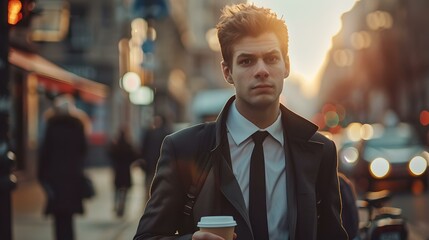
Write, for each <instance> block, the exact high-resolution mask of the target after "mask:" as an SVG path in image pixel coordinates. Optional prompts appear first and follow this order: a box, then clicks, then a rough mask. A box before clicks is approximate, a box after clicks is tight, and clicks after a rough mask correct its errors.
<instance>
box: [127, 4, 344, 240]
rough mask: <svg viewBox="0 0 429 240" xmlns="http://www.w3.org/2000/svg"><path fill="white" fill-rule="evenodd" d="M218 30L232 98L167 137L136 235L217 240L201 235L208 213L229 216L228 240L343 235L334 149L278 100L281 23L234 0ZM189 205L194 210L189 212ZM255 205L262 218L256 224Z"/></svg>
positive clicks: (283, 71)
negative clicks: (231, 237)
mask: <svg viewBox="0 0 429 240" xmlns="http://www.w3.org/2000/svg"><path fill="white" fill-rule="evenodd" d="M217 28H218V37H219V41H220V45H221V49H222V56H223V62H222V65H221V66H222V71H223V74H224V77H225V80H226V81H227V82H228V83H230V84H232V85H233V86H234V87H235V92H236V94H235V96H233V97H232V98H231V99H230V100H229V101H228V102H227V103H226V105H225V107H224V109H223V110H222V112H221V113H220V115H219V116H218V118H217V120H216V122H215V123H205V124H201V125H197V126H194V127H191V128H188V129H185V130H182V131H179V132H176V133H174V134H172V135H169V136H167V137H166V138H165V140H164V144H163V146H162V150H161V156H160V159H159V162H158V168H157V172H156V175H155V178H154V181H153V184H152V189H151V198H150V199H149V201H148V203H147V206H146V209H145V212H144V214H143V216H142V218H141V220H140V223H139V226H138V229H137V233H136V236H135V237H134V239H194V240H200V239H201V240H202V239H222V238H220V237H219V236H216V235H214V234H210V233H205V232H201V231H198V228H197V227H196V225H197V223H198V221H199V220H200V218H201V217H202V216H208V215H230V216H233V217H234V219H235V221H236V222H237V226H236V227H235V233H236V234H235V239H240V240H249V239H254V240H267V239H271V240H273V239H303V240H308V239H336V240H339V239H347V234H346V232H345V231H344V228H343V227H342V224H341V218H340V211H341V203H340V193H339V187H338V176H337V156H336V148H335V145H334V143H333V142H332V141H330V140H328V139H326V138H325V137H323V136H322V135H321V134H319V133H317V127H316V126H315V125H314V124H312V123H310V122H308V121H307V120H305V119H303V118H301V117H300V116H298V115H296V114H295V113H293V112H291V111H289V110H288V109H287V108H286V107H284V106H283V105H281V104H280V102H279V96H280V93H281V91H282V89H283V81H284V78H286V77H287V76H288V75H289V57H288V32H287V27H286V25H285V23H284V21H283V20H281V19H278V18H277V16H276V15H275V14H274V13H272V12H271V11H270V10H269V9H265V8H260V7H257V6H254V5H250V4H239V5H233V6H227V7H225V8H224V9H223V15H222V16H221V19H220V22H219V23H218V25H217ZM258 131H263V132H265V135H267V136H266V137H265V136H264V137H265V139H264V140H263V143H262V149H263V150H262V151H263V159H260V160H262V162H263V165H264V164H265V166H263V165H262V167H258V168H259V170H261V169H262V171H259V172H262V174H264V173H265V177H264V176H263V175H262V177H261V176H258V177H254V176H255V175H254V174H255V173H254V172H257V170H254V169H255V168H254V167H253V168H252V166H251V165H253V158H254V157H253V148H254V146H255V145H257V144H255V142H258V140H255V141H254V140H253V135H254V133H255V132H258ZM267 133H268V134H267ZM205 149H207V150H205ZM259 149H260V148H259ZM255 152H256V151H255ZM259 152H260V150H259ZM255 155H256V153H255ZM251 160H252V161H251ZM203 162H207V163H208V166H209V167H208V170H206V171H204V173H203V176H204V177H203V178H202V179H203V180H204V181H203V182H202V183H201V191H200V192H199V194H198V195H197V197H196V199H193V198H192V196H191V197H190V198H188V196H187V193H188V189H189V186H190V185H191V182H192V181H193V178H194V176H199V175H198V174H196V173H195V172H201V171H202V170H201V169H204V168H202V167H200V166H201V165H204V163H203ZM196 169H199V170H196ZM205 169H207V168H205ZM256 169H257V168H256ZM264 169H265V170H264ZM258 174H260V173H258ZM252 176H253V177H252ZM255 178H256V180H257V181H256V183H255V181H254V180H255ZM261 182H262V184H259V186H258V187H261V185H262V187H263V188H265V189H262V190H261V189H260V188H258V187H256V185H258V183H261ZM255 184H256V185H255ZM197 186H198V185H197ZM197 188H199V187H197ZM255 191H258V192H256V193H255ZM255 195H256V198H257V197H258V196H263V201H264V202H263V203H260V202H258V201H260V199H259V200H255V199H256V198H255V197H254V196H255ZM264 196H265V197H264ZM189 200H191V201H192V200H193V201H194V202H195V204H194V205H193V208H191V209H192V211H190V216H187V215H186V214H184V213H183V212H184V206H185V205H187V202H188V201H189ZM255 202H257V204H256V203H255ZM191 206H192V204H191ZM261 209H262V210H265V211H266V213H263V214H262V215H261V214H259V215H258V214H256V215H257V217H256V218H255V217H254V215H255V213H254V212H257V211H259V210H261ZM265 211H264V212H265ZM185 212H186V207H185ZM188 213H189V212H188ZM189 219H190V220H189Z"/></svg>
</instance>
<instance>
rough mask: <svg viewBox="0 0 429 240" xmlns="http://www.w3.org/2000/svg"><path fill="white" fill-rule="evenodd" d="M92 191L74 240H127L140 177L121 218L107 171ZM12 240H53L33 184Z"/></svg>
mask: <svg viewBox="0 0 429 240" xmlns="http://www.w3.org/2000/svg"><path fill="white" fill-rule="evenodd" d="M87 174H88V175H89V176H90V177H91V179H92V180H93V182H94V185H95V188H96V196H95V197H94V198H92V199H90V200H86V201H85V203H84V204H85V214H84V215H76V216H75V233H76V240H131V239H132V238H133V236H134V234H135V232H136V230H137V225H138V221H139V219H140V216H141V214H142V211H143V207H144V204H145V203H144V201H143V195H144V191H145V187H144V182H143V180H144V176H143V174H142V172H141V170H140V169H138V168H134V169H133V170H132V176H133V183H134V184H133V186H132V188H131V189H130V192H129V194H128V200H127V209H126V213H125V216H124V217H123V218H121V219H118V218H116V217H115V215H114V212H113V187H112V181H113V176H112V173H111V170H110V168H108V167H96V168H90V169H88V170H87ZM12 201H13V216H12V221H13V223H12V224H13V240H53V239H54V237H53V222H52V219H51V218H50V217H46V216H44V215H43V214H42V212H43V207H44V201H45V198H44V194H43V192H42V189H41V187H40V185H39V184H38V183H37V182H36V181H26V182H22V183H20V184H19V185H18V188H17V189H15V191H13V193H12ZM408 227H409V230H410V232H409V240H429V238H427V237H424V236H428V235H427V234H429V232H428V229H427V226H418V225H409V226H408Z"/></svg>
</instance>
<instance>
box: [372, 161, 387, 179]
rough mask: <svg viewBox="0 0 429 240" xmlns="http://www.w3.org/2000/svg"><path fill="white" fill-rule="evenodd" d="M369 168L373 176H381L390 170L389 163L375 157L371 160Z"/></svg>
mask: <svg viewBox="0 0 429 240" xmlns="http://www.w3.org/2000/svg"><path fill="white" fill-rule="evenodd" d="M369 169H370V172H371V174H372V175H373V176H374V177H376V178H383V177H385V176H386V175H387V174H388V173H389V171H390V163H389V162H388V161H387V160H386V159H384V158H376V159H374V160H373V161H372V162H371V164H370V166H369Z"/></svg>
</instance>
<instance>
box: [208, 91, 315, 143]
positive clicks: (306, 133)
mask: <svg viewBox="0 0 429 240" xmlns="http://www.w3.org/2000/svg"><path fill="white" fill-rule="evenodd" d="M234 100H235V96H232V97H231V98H230V99H229V100H228V101H227V102H226V104H225V106H224V107H223V109H222V111H221V112H220V114H219V116H218V117H217V119H216V146H215V148H217V147H218V146H219V145H220V144H221V142H222V138H223V137H226V119H227V117H228V113H229V109H230V107H231V105H232V103H233V102H234ZM280 111H281V112H282V124H283V129H284V130H285V131H286V133H287V135H288V138H289V140H293V139H295V140H299V141H308V140H309V139H310V138H311V137H312V136H313V135H314V133H315V132H316V131H317V129H318V127H317V126H316V125H314V124H313V123H311V122H310V121H308V120H306V119H305V118H303V117H301V116H299V115H297V114H296V113H294V112H292V111H291V110H289V109H288V108H286V107H285V106H284V105H282V104H280Z"/></svg>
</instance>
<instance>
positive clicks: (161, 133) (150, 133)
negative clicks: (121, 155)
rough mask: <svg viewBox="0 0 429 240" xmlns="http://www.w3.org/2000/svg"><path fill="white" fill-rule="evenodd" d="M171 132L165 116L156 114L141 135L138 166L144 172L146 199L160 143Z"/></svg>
mask: <svg viewBox="0 0 429 240" xmlns="http://www.w3.org/2000/svg"><path fill="white" fill-rule="evenodd" d="M171 132H172V129H171V127H170V124H169V123H168V122H167V119H166V117H165V115H163V114H157V115H155V116H154V117H153V121H152V124H151V126H150V127H149V128H148V129H146V130H145V132H144V133H143V136H142V141H141V150H140V152H141V157H142V163H141V164H140V166H141V167H142V169H143V171H144V172H145V185H146V199H148V197H149V189H150V185H151V182H152V179H153V176H154V174H155V169H156V164H157V162H158V158H159V151H160V148H161V144H162V141H163V140H164V138H165V136H167V135H168V134H170V133H171Z"/></svg>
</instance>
